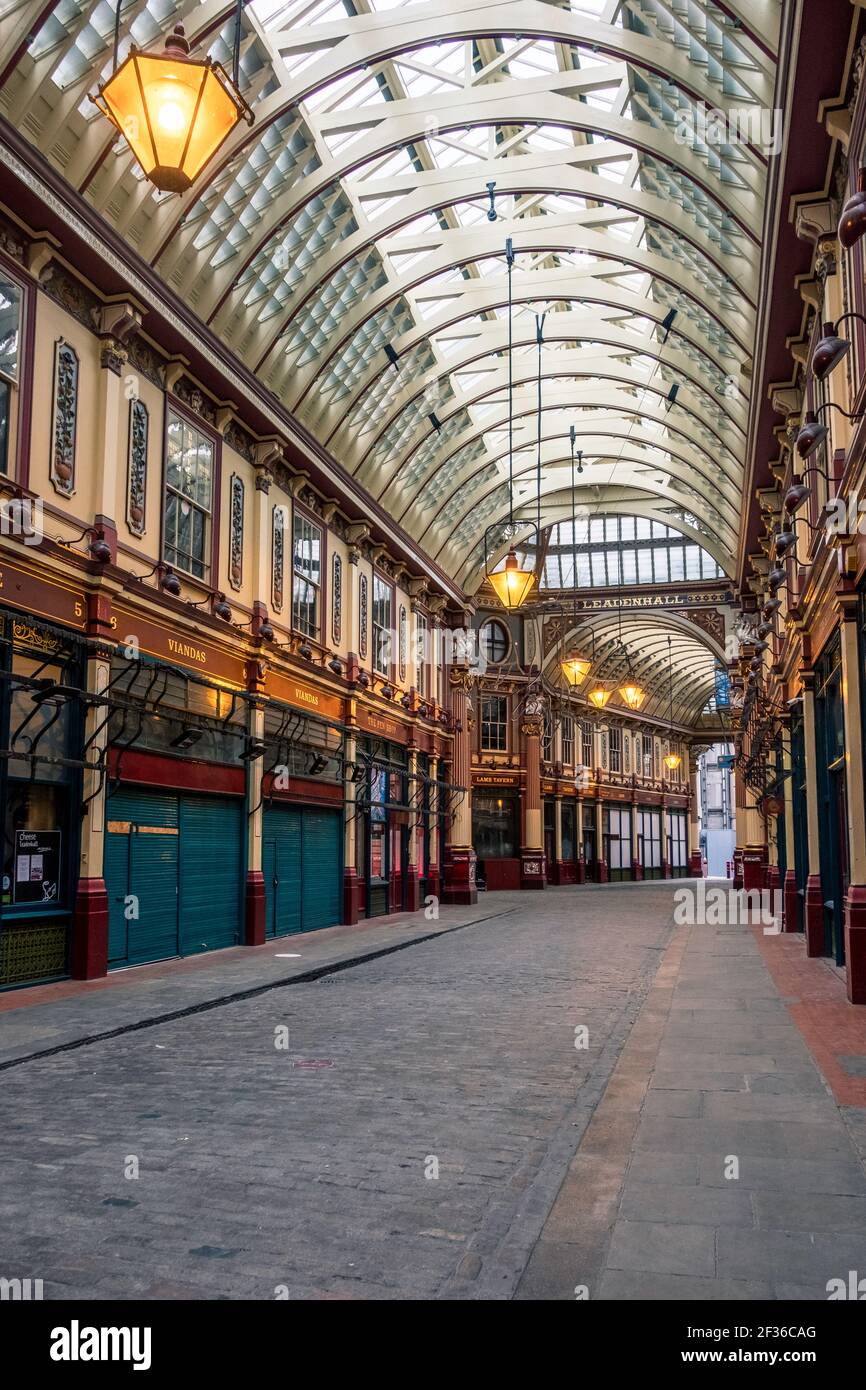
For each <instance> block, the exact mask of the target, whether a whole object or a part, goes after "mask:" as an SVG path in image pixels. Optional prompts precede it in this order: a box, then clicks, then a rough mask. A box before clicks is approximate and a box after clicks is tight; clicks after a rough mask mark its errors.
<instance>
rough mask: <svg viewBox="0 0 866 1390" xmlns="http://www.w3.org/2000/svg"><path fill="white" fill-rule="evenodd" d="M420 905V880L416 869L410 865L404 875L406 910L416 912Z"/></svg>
mask: <svg viewBox="0 0 866 1390" xmlns="http://www.w3.org/2000/svg"><path fill="white" fill-rule="evenodd" d="M420 906H421V882H420V879H419V878H418V870H417V869H415V868H412V867H411V866H410V868H409V872H408V874H407V875H406V911H407V912H417V911H418V909H419V908H420Z"/></svg>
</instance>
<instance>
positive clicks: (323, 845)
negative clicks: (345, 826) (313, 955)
mask: <svg viewBox="0 0 866 1390" xmlns="http://www.w3.org/2000/svg"><path fill="white" fill-rule="evenodd" d="M341 824H342V818H341V816H340V813H339V812H338V811H320V810H318V809H316V808H314V807H300V806H279V805H271V806H268V807H266V808H265V812H264V820H263V826H262V836H263V844H262V874H263V876H264V880H265V897H266V901H267V917H266V934H267V935H268V936H288V935H290V934H291V933H294V932H302V931H315V930H316V929H317V928H319V927H331V926H333V925H334V924H335V923H337V922H339V920H340V916H341V883H340V863H341V861H340V833H341Z"/></svg>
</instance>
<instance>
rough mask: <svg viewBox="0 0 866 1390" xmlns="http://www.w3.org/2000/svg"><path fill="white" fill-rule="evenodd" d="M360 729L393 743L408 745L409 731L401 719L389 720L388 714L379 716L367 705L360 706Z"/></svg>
mask: <svg viewBox="0 0 866 1390" xmlns="http://www.w3.org/2000/svg"><path fill="white" fill-rule="evenodd" d="M358 728H359V729H364V730H366V732H367V733H368V734H378V735H379V737H380V738H386V739H390V741H391V742H392V743H408V742H409V730H408V729H407V727H406V725H405V724H402V723H401V722H400V720H399V719H389V717H388V715H387V714H378V713H377V711H376V710H372V709H368V708H367V706H366V705H359V706H358Z"/></svg>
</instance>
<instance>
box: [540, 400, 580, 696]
mask: <svg viewBox="0 0 866 1390" xmlns="http://www.w3.org/2000/svg"><path fill="white" fill-rule="evenodd" d="M540 389H541V385H540V381H539V390H540ZM575 433H576V431H575V428H574V425H572V427H571V431H570V435H569V437H570V439H571V554H572V564H573V569H572V574H571V592H572V598H573V604H574V607H573V609H572V631H574V630H576V628H577V503H576V496H577V494H576V492H575V487H574V442H575ZM539 457H540V454H539ZM580 459H581V462H582V461H583V454H581V455H580ZM581 471H582V469H581ZM540 487H541V480H540V478H539V497H540ZM559 664H560V667H561V669H562V674H563V675H564V676H565V679H566V680H567V681H568V683H569V685H570V686H572V687H577V686H580V685H583V682H584V681H585V680H586V678H587V676H588V675H589V672H590V669H591V667H592V662H590V661H587V660H586V657H585V656H583V655H582V653H581V652H580V650H579V648H577V647H571V648H570V649H569V650H568V652H567V653H566V654H565V655H564V656H563V658H562V661H561V662H560V663H559Z"/></svg>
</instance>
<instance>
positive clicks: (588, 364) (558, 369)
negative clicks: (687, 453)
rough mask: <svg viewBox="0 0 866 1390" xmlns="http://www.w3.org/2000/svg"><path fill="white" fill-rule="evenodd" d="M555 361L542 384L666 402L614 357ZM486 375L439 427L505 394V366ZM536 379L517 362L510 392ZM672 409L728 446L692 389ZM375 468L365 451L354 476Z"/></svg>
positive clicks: (660, 391)
mask: <svg viewBox="0 0 866 1390" xmlns="http://www.w3.org/2000/svg"><path fill="white" fill-rule="evenodd" d="M555 359H556V360H553V361H551V362H549V363H548V364H546V365H545V364H544V363H543V362H542V380H543V381H547V382H549V381H553V380H555V379H556V378H557V377H574V378H577V379H580V378H584V379H588V380H593V381H596V380H603V381H613V382H616V383H618V384H620V385H623V386H630V387H633V388H634V389H635V391H637V392H641V393H643V394H644V395H645V396H651V397H657V398H659V399H660V400H663V401H666V400H667V394H668V393H667V391H666V390H665V387H666V386H668V385H669V383H668V382H666V381H664V380H661V381H660V382H659V384H658V385H655V384H654V380H653V378H650V380H649V381H647V380H645V379H644V378H643V377H641V376H640V375H639V374H638V373H637V372H634V371H631V372H630V371H629V369H627V368H626V367H624V366H622V365H620V364H619V363H618V362H617V360H616V359H615V358H608V357H593V358H591V359H588V358H585V359H584V360H583V361H580V360H579V357H578V355H577V354H570V353H556V354H555ZM485 375H486V376H488V377H489V378H491V379H490V380H489V381H488V382H487V383H486V385H485V387H484V389H480V390H477V391H475V392H474V393H470V392H466V393H464V395H463V396H462V397H455V398H454V399H453V400H451V401H449V402H448V403H447V404H443V405H441V406H440V410H439V411H438V412H437V415H438V418H439V421H440V424H441V425H445V424H446V423H447V421H448V420H449V419H450V418H451V416H452V415H455V414H457V413H459V412H460V411H462V410H464V409H468V408H470V407H471V406H473V405H478V403H479V402H481V401H484V400H486V399H487V398H488V397H490V396H492V395H499V394H500V393H503V394H505V393H507V390H508V373H507V369H506V368H505V367H502V368H500V370H499V371H498V372H496V373H492V372H490V373H485ZM536 379H537V378H536V374H535V366H534V363H531V362H530V361H529V360H528V359H527V362H526V365H525V366H523V365H522V364H521V363H520V362H518V363H516V364H515V369H514V372H513V389H514V393H515V395H516V394H517V393H518V392H519V391H520V390H521V388H524V387H526V388H530V387H532V386H534V385H535V382H536ZM707 394H708V393H707ZM638 406H639V402H638V401H637V399H636V401H635V407H636V412H637V408H638ZM675 408H676V409H678V410H679V409H682V410H684V411H685V412H686V414H687V415H690V416H692V417H693V418H694V420H695V421H696V422H697V423H700V425H701V426H702V427H704V428H706V429H707V430H709V432H710V433H711V434H712V435H713V436H714V437H715V438H717V439H718V441H719V443H720V444H724V445H726V444H727V441H726V440H725V437H724V435H722V434H721V433H719V431H718V430H717V429H715V428H713V426H712V424H711V423H709V422H708V421H707V420H706V419H705V417H704V416H703V415H702V414H701V409H700V402H699V401H698V400H696V399H694V398H693V393H692V391H691V388H688V387H687V388H686V389H685V390H681V391H680V392H679V394H678V395H677V400H676V407H675ZM730 427H731V432H732V433H733V434H734V435H735V436H741V435H742V433H743V429H742V427H740V426H738V425H737V424H736V423H735V422H734V421H730ZM428 432H430V431H428ZM417 447H418V440H417V438H415V437H414V436H413V439H412V441H411V442H409V443H407V444H406V445H405V446H404V448H403V451H402V454H401V455H400V457H399V459H395V461H394V462H395V466H394V472H395V473H396V471H397V468H398V466H399V465H400V464H401V463H402V462H404V461H405V459H406V458H407V457H408V456H409V455H410V454H411V453H412V451H413V450H414V449H415V448H417ZM728 447H729V446H728ZM375 466H376V464H375V461H370V460H369V451H368V454H367V455H366V456H365V459H364V460H363V461H362V463H361V465H360V466H359V467H358V469H357V472H356V476H357V477H358V478H359V479H360V480H361V481H362V482H363V481H364V473H365V470H366V472H368V473H369V472H370V470H371V468H373V467H375ZM368 481H369V480H368ZM365 485H366V484H365Z"/></svg>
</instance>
